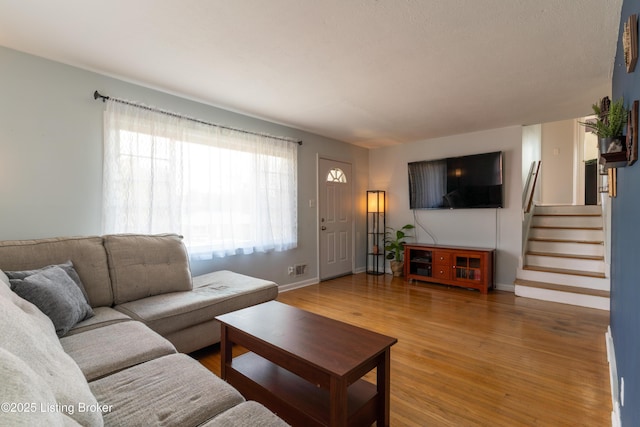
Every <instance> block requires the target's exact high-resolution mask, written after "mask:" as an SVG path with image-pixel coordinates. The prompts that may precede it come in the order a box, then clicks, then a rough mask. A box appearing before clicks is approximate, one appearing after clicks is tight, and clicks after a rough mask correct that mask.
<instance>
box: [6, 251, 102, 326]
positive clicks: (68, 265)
mask: <svg viewBox="0 0 640 427" xmlns="http://www.w3.org/2000/svg"><path fill="white" fill-rule="evenodd" d="M51 267H60V268H61V269H63V270H64V271H65V272H66V273H67V274H68V275H69V277H71V280H73V282H74V283H75V284H76V285H78V287H79V288H80V290H81V291H82V295H84V299H85V300H86V301H87V303H88V302H89V296H88V295H87V291H86V290H85V289H84V285H83V284H82V281H81V280H80V276H78V272H77V271H76V269H75V268H73V263H72V262H71V261H67V262H65V263H63V264H56V265H47V266H46V267H42V268H39V269H37V270H24V271H7V272H6V273H7V276H9V279H24V278H25V277H29V276H33V275H34V274H38V273H40V272H41V271H42V270H46V269H47V268H51ZM91 315H92V316H93V312H92V314H91Z"/></svg>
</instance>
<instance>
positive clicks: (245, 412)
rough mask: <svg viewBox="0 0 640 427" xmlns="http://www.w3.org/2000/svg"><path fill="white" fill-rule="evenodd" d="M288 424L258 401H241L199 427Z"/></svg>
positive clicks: (272, 426)
mask: <svg viewBox="0 0 640 427" xmlns="http://www.w3.org/2000/svg"><path fill="white" fill-rule="evenodd" d="M288 425H289V424H287V423H285V422H284V421H283V420H282V419H280V418H278V416H276V414H274V413H273V412H271V411H270V410H268V409H267V408H265V407H264V406H262V405H261V404H259V403H258V402H254V401H249V402H243V403H241V404H239V405H237V406H234V407H233V408H231V409H228V410H226V411H224V412H223V413H222V414H220V415H218V416H217V417H215V418H214V419H212V420H209V421H208V422H206V423H204V424H202V425H201V426H200V427H254V426H260V427H287V426H288Z"/></svg>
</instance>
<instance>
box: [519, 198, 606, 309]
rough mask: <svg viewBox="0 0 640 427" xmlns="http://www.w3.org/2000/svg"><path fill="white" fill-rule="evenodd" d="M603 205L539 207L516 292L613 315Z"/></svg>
mask: <svg viewBox="0 0 640 427" xmlns="http://www.w3.org/2000/svg"><path fill="white" fill-rule="evenodd" d="M604 240H605V237H604V228H603V219H602V210H601V207H600V206H536V207H535V210H534V213H533V218H532V220H531V228H530V230H529V238H528V241H527V246H526V250H525V254H524V259H523V266H522V268H519V269H518V272H517V274H516V280H515V282H514V283H515V293H516V295H518V296H521V297H528V298H535V299H540V300H546V301H554V302H559V303H565V304H573V305H579V306H583V307H591V308H598V309H601V310H609V285H610V281H609V278H608V277H607V276H608V274H607V265H606V264H605V245H604Z"/></svg>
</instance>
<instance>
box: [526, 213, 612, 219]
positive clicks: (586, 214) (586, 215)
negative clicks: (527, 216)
mask: <svg viewBox="0 0 640 427" xmlns="http://www.w3.org/2000/svg"><path fill="white" fill-rule="evenodd" d="M533 216H559V217H563V218H566V217H568V216H575V217H593V216H602V214H599V213H580V212H557V213H538V212H536V213H534V214H533Z"/></svg>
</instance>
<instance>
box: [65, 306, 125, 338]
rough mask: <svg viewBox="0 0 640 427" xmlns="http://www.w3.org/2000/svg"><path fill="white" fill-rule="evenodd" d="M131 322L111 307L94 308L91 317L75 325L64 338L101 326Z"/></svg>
mask: <svg viewBox="0 0 640 427" xmlns="http://www.w3.org/2000/svg"><path fill="white" fill-rule="evenodd" d="M130 320H133V319H131V317H129V316H127V315H126V314H124V313H121V312H119V311H117V310H114V309H113V308H111V307H95V308H94V309H93V317H91V318H89V319H86V320H83V321H82V322H80V323H78V324H76V325H75V326H74V327H73V328H71V330H70V331H69V332H68V333H67V335H66V336H69V335H74V334H79V333H81V332H85V331H89V330H91V329H96V328H102V327H103V326H108V325H112V324H114V323H120V322H126V321H130Z"/></svg>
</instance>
